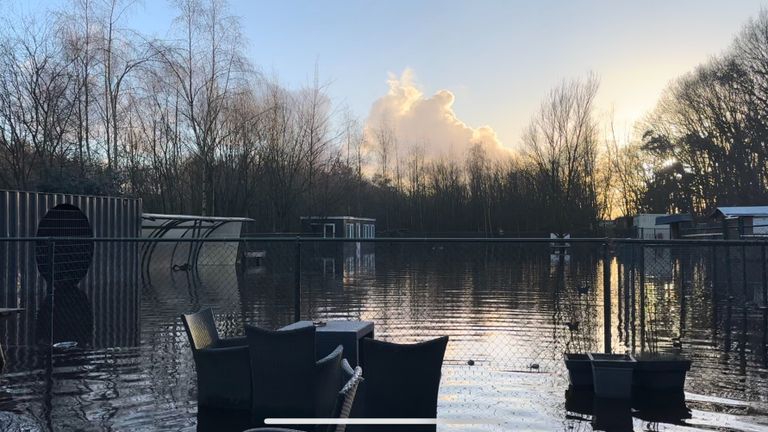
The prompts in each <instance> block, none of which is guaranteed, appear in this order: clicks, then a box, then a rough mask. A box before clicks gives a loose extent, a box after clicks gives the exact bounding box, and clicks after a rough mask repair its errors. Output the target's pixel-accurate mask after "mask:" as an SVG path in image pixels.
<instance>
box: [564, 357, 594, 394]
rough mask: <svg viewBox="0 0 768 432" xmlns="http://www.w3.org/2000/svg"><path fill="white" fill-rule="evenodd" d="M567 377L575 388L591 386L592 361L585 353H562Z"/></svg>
mask: <svg viewBox="0 0 768 432" xmlns="http://www.w3.org/2000/svg"><path fill="white" fill-rule="evenodd" d="M563 359H564V360H565V367H566V368H568V379H569V380H570V382H571V386H572V387H574V388H576V389H588V388H592V361H591V360H590V359H589V356H588V355H587V354H573V353H565V354H563Z"/></svg>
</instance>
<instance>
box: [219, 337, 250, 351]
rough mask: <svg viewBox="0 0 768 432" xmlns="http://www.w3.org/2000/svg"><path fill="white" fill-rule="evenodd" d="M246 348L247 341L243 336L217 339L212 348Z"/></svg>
mask: <svg viewBox="0 0 768 432" xmlns="http://www.w3.org/2000/svg"><path fill="white" fill-rule="evenodd" d="M241 346H244V347H247V346H248V341H247V340H246V339H245V336H239V337H231V338H226V339H219V341H218V342H217V343H216V346H215V347H214V348H227V347H241Z"/></svg>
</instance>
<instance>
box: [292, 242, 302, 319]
mask: <svg viewBox="0 0 768 432" xmlns="http://www.w3.org/2000/svg"><path fill="white" fill-rule="evenodd" d="M294 254H295V260H296V262H295V264H294V266H295V267H294V269H293V277H294V286H293V320H294V321H301V240H299V239H298V238H297V239H296V250H295V253H294Z"/></svg>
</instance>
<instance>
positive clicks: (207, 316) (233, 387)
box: [181, 309, 251, 410]
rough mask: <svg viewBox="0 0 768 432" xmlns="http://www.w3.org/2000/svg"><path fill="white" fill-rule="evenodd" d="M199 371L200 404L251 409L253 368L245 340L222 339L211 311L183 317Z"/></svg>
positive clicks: (198, 396) (198, 392)
mask: <svg viewBox="0 0 768 432" xmlns="http://www.w3.org/2000/svg"><path fill="white" fill-rule="evenodd" d="M181 321H182V322H183V323H184V329H185V330H186V332H187V337H188V338H189V345H190V347H191V348H192V358H193V359H194V361H195V369H196V371H197V403H198V405H200V406H203V407H212V408H225V409H245V410H247V409H250V406H251V367H250V362H249V359H248V345H247V343H246V339H245V338H243V337H239V338H228V339H222V338H220V337H219V332H218V331H217V330H216V323H215V321H214V319H213V311H212V310H211V309H202V310H200V311H199V312H195V313H192V314H183V315H181Z"/></svg>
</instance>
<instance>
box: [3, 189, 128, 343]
mask: <svg viewBox="0 0 768 432" xmlns="http://www.w3.org/2000/svg"><path fill="white" fill-rule="evenodd" d="M64 203H66V204H71V205H74V206H75V207H77V208H79V209H80V211H82V213H83V214H84V215H85V216H86V217H87V218H88V221H89V222H90V225H91V228H92V230H93V235H94V237H97V238H106V237H114V238H137V237H139V233H140V230H141V200H138V199H132V198H118V197H99V196H82V195H70V194H50V193H42V192H20V191H0V242H1V243H2V244H0V266H1V268H0V307H21V308H24V309H25V311H24V312H23V313H22V314H20V315H19V316H18V317H17V319H10V320H5V321H3V322H0V330H1V331H0V336H1V337H2V341H3V344H4V346H9V345H10V346H12V345H18V346H26V345H33V344H35V337H36V336H35V328H36V324H37V323H36V318H37V315H38V309H39V307H40V305H41V304H42V302H43V301H44V299H45V296H46V294H47V288H46V285H45V282H44V280H43V278H42V277H41V275H40V274H39V272H38V270H37V262H36V260H35V244H34V242H32V241H30V242H20V243H12V242H2V238H6V237H34V236H36V234H37V227H38V224H39V222H40V220H41V219H42V218H43V217H44V216H45V214H46V213H47V212H48V211H49V210H51V209H52V208H54V207H56V206H57V205H60V204H64ZM138 250H139V245H138V244H136V243H128V242H109V243H106V242H96V243H95V245H94V255H93V260H92V263H91V265H90V268H89V270H88V273H87V275H86V277H85V278H84V280H83V281H81V283H80V284H79V288H80V289H81V290H82V291H83V292H84V293H85V294H86V295H87V298H88V300H89V301H90V307H91V310H92V311H93V335H92V338H91V340H92V345H93V346H94V347H110V346H133V345H136V344H138V341H139V322H138V317H139V299H140V297H139V295H140V292H139V286H138V281H139V279H138V272H139V266H138V263H139V260H138V255H137V254H138ZM63 312H65V311H63ZM57 313H58V312H57ZM54 331H55V329H54Z"/></svg>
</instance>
